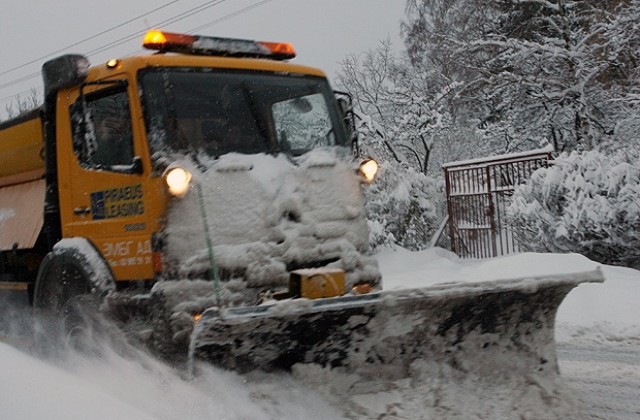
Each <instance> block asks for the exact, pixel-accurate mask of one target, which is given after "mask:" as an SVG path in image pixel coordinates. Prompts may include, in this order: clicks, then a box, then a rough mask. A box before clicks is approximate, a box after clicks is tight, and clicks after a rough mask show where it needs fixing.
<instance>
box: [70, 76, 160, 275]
mask: <svg viewBox="0 0 640 420" xmlns="http://www.w3.org/2000/svg"><path fill="white" fill-rule="evenodd" d="M100 87H101V88H100V89H94V90H92V91H90V92H89V93H86V94H80V95H79V97H78V99H77V100H75V102H73V103H71V104H70V105H69V108H68V112H69V118H68V124H69V125H68V130H67V129H65V127H64V125H65V124H62V125H63V127H61V128H59V131H58V172H59V179H60V183H59V184H60V213H61V221H62V232H63V236H64V237H84V238H88V239H89V240H90V241H91V242H92V243H93V244H94V245H96V247H97V248H98V249H99V251H100V252H101V253H102V255H103V256H104V257H105V258H106V259H107V261H108V262H109V264H110V266H111V268H112V270H113V272H114V275H115V277H116V279H117V280H134V279H148V278H151V277H152V276H153V270H152V258H151V241H150V227H149V225H148V223H147V217H146V216H147V214H146V210H147V208H148V207H149V206H148V205H147V202H148V198H149V197H148V195H149V194H150V192H149V190H150V188H149V187H148V186H147V185H146V183H148V179H149V177H148V174H147V175H146V176H145V175H144V172H145V170H146V172H147V173H148V171H149V169H150V168H148V167H147V168H143V166H144V165H142V163H141V158H140V155H141V154H143V152H144V153H146V150H143V149H144V148H143V145H142V141H141V140H140V136H139V135H136V134H135V133H136V131H138V132H139V130H137V129H136V127H135V126H134V119H133V118H132V106H131V102H132V101H131V100H130V95H131V93H130V92H129V91H128V86H127V84H126V83H124V82H121V83H113V84H108V85H107V87H102V86H100ZM87 90H89V89H87ZM58 115H60V113H59V114H58ZM59 123H62V122H61V121H59ZM65 139H66V140H65ZM65 181H66V182H65Z"/></svg>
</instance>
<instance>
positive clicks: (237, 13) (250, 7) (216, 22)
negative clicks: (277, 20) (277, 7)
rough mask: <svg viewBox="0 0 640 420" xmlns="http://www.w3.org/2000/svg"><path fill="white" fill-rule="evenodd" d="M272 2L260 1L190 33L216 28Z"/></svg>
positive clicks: (269, 0)
mask: <svg viewBox="0 0 640 420" xmlns="http://www.w3.org/2000/svg"><path fill="white" fill-rule="evenodd" d="M272 1H273V0H262V1H259V2H257V3H254V4H252V5H250V6H247V7H244V8H242V9H239V10H236V11H235V12H232V13H229V14H228V15H226V16H223V17H221V18H218V19H216V20H213V21H211V22H209V23H205V24H204V25H201V26H198V27H197V28H194V29H192V30H190V31H189V32H188V33H190V34H193V33H194V32H197V31H201V30H202V29H205V28H208V27H210V26H214V25H216V24H218V23H221V22H224V21H226V20H229V19H231V18H234V17H236V16H238V15H241V14H244V13H246V12H248V11H250V10H253V9H255V8H258V7H260V6H263V5H265V4H267V3H270V2H272Z"/></svg>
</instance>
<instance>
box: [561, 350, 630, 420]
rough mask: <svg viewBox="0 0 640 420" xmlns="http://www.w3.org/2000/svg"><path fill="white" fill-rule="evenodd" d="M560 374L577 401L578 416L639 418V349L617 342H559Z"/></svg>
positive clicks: (585, 417)
mask: <svg viewBox="0 0 640 420" xmlns="http://www.w3.org/2000/svg"><path fill="white" fill-rule="evenodd" d="M557 351H558V360H559V363H560V371H561V374H562V376H563V377H564V378H565V379H566V380H567V382H568V384H569V387H570V388H571V390H572V391H573V392H574V393H575V395H576V397H577V398H578V400H579V401H580V402H581V405H582V410H581V413H580V418H582V419H638V418H640V398H638V397H639V396H640V391H639V390H640V352H639V351H638V346H631V345H629V344H620V343H606V344H602V343H593V344H576V343H561V344H559V345H558V347H557Z"/></svg>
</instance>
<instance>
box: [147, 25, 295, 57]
mask: <svg viewBox="0 0 640 420" xmlns="http://www.w3.org/2000/svg"><path fill="white" fill-rule="evenodd" d="M142 45H143V46H144V47H145V48H147V49H150V50H157V51H160V52H175V53H182V54H195V55H213V56H223V57H253V58H270V59H272V60H289V59H291V58H294V57H295V56H296V51H295V50H294V48H293V46H292V45H291V44H289V43H283V42H262V41H251V40H247V39H234V38H216V37H210V36H200V35H186V34H176V33H171V32H162V31H159V30H156V29H154V30H151V31H149V32H147V34H146V35H145V37H144V41H143V43H142Z"/></svg>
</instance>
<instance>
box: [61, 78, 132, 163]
mask: <svg viewBox="0 0 640 420" xmlns="http://www.w3.org/2000/svg"><path fill="white" fill-rule="evenodd" d="M71 124H72V128H73V148H74V151H75V154H76V156H77V157H78V160H79V162H80V165H81V166H83V167H85V168H93V169H104V170H116V169H118V168H117V167H118V166H122V165H130V164H131V162H132V160H133V156H134V153H133V130H132V128H131V114H130V112H129V98H128V96H127V92H126V91H125V90H117V91H113V90H110V91H108V92H99V93H97V94H91V95H87V96H85V97H81V98H80V99H79V100H78V101H76V103H74V104H73V105H72V106H71Z"/></svg>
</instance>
